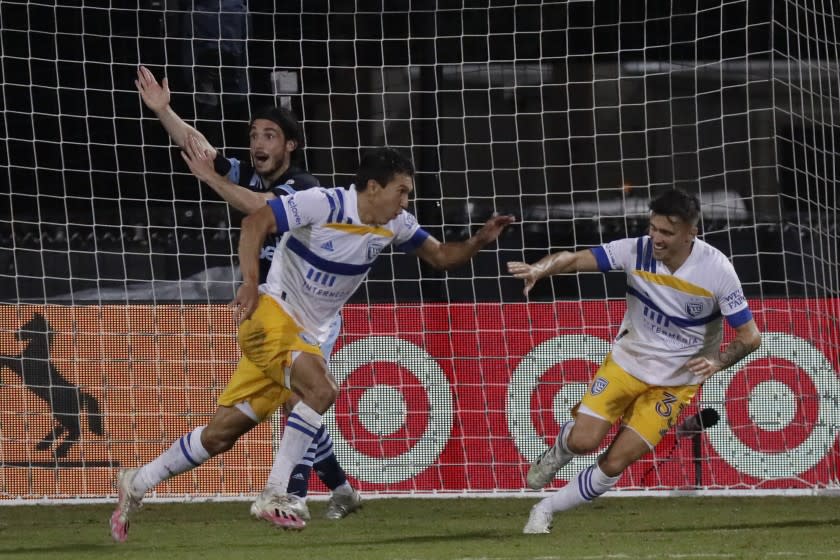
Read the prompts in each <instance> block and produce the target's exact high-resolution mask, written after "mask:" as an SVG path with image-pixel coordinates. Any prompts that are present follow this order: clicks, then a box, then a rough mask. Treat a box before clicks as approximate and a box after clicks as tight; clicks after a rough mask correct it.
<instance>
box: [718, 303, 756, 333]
mask: <svg viewBox="0 0 840 560" xmlns="http://www.w3.org/2000/svg"><path fill="white" fill-rule="evenodd" d="M725 317H726V322H727V323H729V326H730V327H732V328H733V329H737V328H738V327H740V326H741V325H744V324H746V323H749V322H750V321H752V318H753V316H752V311H750V308H749V307H747V308H746V309H742V310H741V311H738V312H737V313H733V314H732V315H725Z"/></svg>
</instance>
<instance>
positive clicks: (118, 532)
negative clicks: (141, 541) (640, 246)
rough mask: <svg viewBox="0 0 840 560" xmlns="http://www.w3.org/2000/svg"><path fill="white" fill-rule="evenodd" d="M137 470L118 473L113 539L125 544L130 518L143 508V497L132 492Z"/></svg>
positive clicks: (113, 514)
mask: <svg viewBox="0 0 840 560" xmlns="http://www.w3.org/2000/svg"><path fill="white" fill-rule="evenodd" d="M136 474H137V469H126V470H123V471H120V472H118V473H117V509H115V510H114V513H112V514H111V537H112V538H113V539H114V540H115V541H116V542H120V543H121V542H125V540H126V539H127V538H128V518H129V516H130V515H131V514H132V513H134V512H135V511H137V510H138V509H140V508H141V507H143V503H142V500H143V496H135V495H134V493H133V492H132V491H131V482H132V481H133V480H134V475H136Z"/></svg>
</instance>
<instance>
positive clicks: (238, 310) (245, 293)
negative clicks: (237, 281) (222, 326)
mask: <svg viewBox="0 0 840 560" xmlns="http://www.w3.org/2000/svg"><path fill="white" fill-rule="evenodd" d="M259 301H260V293H259V290H257V285H256V284H253V283H250V282H245V283H243V284H242V285H241V286H239V289H238V290H236V297H235V298H233V301H231V302H230V303H229V304H228V307H229V308H230V309H232V310H233V319H234V321H236V324H237V325H241V324H242V322H243V321H245V320H247V319H248V318H249V317H250V316H251V314H252V313H253V312H254V310H255V309H256V308H257V304H258V303H259Z"/></svg>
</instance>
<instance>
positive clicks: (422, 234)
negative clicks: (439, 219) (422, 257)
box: [394, 228, 429, 253]
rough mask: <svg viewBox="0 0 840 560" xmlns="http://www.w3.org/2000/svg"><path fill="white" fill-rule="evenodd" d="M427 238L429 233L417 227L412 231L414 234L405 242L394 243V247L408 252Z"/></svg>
mask: <svg viewBox="0 0 840 560" xmlns="http://www.w3.org/2000/svg"><path fill="white" fill-rule="evenodd" d="M428 238H429V233H428V232H427V231H426V230H424V229H423V228H419V229H418V230H417V231H415V232H414V235H412V236H411V239H409V240H408V241H406V242H405V243H400V244H399V245H395V246H394V248H395V249H396V250H397V251H401V252H403V253H410V252H412V251H414V250H415V249H417V248H418V247H419V246H420V245H422V244H423V243H424V242H425V241H426V239H428Z"/></svg>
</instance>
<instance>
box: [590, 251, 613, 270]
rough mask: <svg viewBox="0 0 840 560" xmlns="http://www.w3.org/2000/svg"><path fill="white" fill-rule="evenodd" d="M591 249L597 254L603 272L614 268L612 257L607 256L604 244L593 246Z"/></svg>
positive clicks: (596, 257) (596, 258)
mask: <svg viewBox="0 0 840 560" xmlns="http://www.w3.org/2000/svg"><path fill="white" fill-rule="evenodd" d="M589 250H590V251H592V254H593V255H595V260H596V261H597V262H598V268H599V269H600V270H601V272H609V271H610V270H612V265H611V264H610V258H609V257H608V256H607V252H606V251H605V250H604V247H603V246H598V247H592V248H591V249H589Z"/></svg>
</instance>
